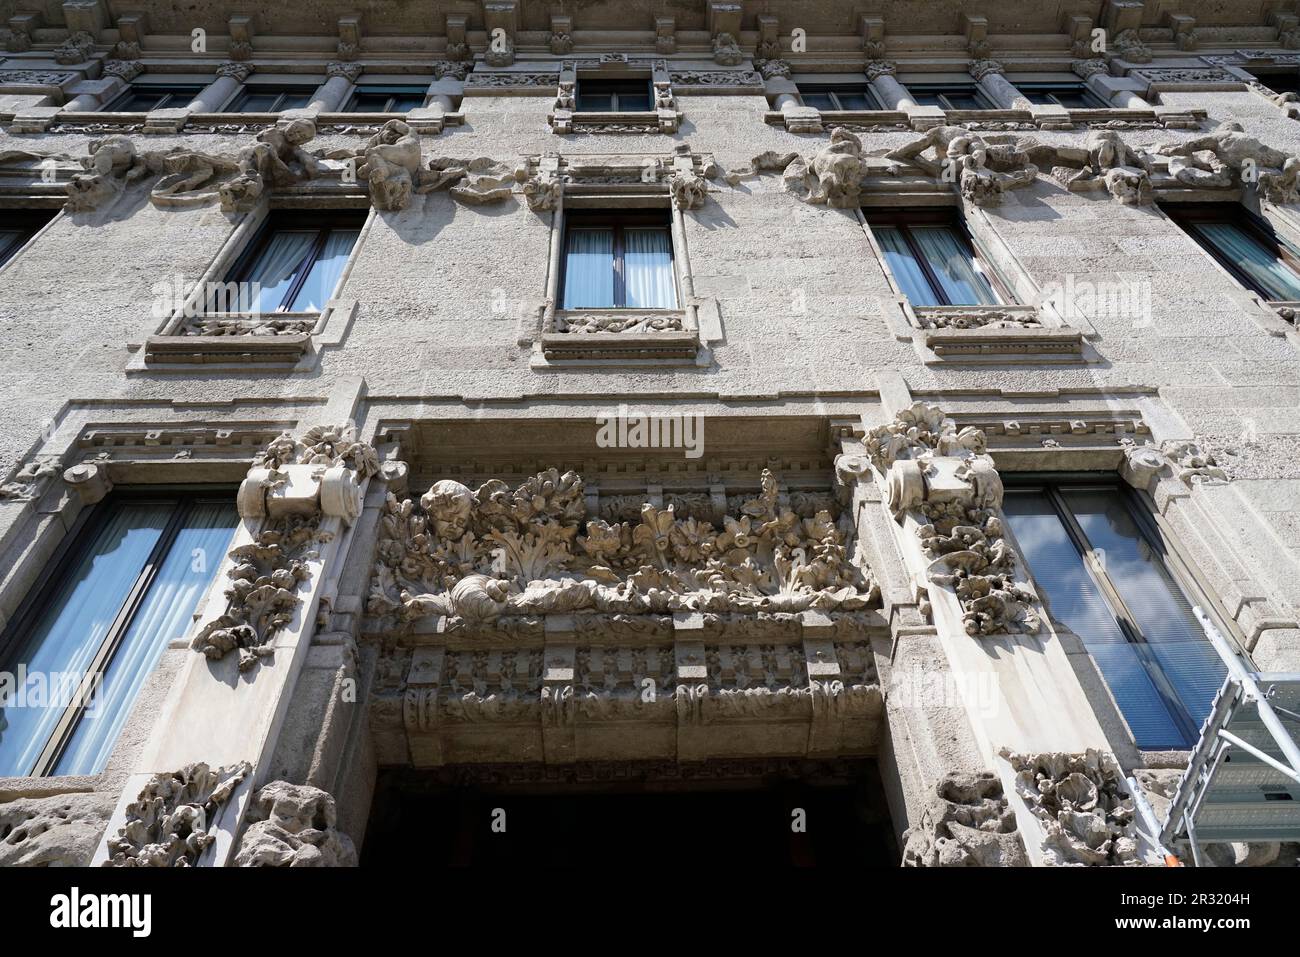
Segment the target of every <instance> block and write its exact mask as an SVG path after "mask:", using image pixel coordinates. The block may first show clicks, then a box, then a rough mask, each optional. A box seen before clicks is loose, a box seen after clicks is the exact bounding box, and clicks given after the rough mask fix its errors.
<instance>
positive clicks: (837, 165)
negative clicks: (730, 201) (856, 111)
mask: <svg viewBox="0 0 1300 957" xmlns="http://www.w3.org/2000/svg"><path fill="white" fill-rule="evenodd" d="M868 169H869V166H868V164H867V159H866V156H865V154H864V153H863V152H862V141H861V140H860V139H858V137H856V136H855V135H853V134H852V133H850V132H849V131H848V130H846V129H844V128H843V127H836V128H835V129H833V130H831V139H830V142H829V143H828V144H827V145H826V146H824V147H823V148H822V149H820V150H818V151H817V152H816V153H814V154H813V155H812V156H811V157H805V156H801V155H800V154H798V153H774V152H771V151H768V152H766V153H763V154H761V155H759V156H755V157H754V158H753V159H752V160H750V162H749V164H748V165H747V166H745V167H742V168H739V169H732V170H728V171H727V174H726V177H725V178H726V181H727V182H728V183H730V184H731V185H733V186H734V185H735V184H736V183H739V182H740V181H741V180H742V179H744V178H745V177H748V176H753V175H756V174H758V173H765V172H780V173H781V179H782V185H783V186H784V187H785V189H786V191H787V192H790V193H792V194H794V195H795V196H797V197H798V198H799V199H801V200H803V201H804V202H805V203H812V204H816V205H820V204H825V205H827V206H834V207H837V208H841V209H849V208H852V207H855V206H858V205H860V203H861V198H862V179H863V177H864V176H866V175H867V172H868Z"/></svg>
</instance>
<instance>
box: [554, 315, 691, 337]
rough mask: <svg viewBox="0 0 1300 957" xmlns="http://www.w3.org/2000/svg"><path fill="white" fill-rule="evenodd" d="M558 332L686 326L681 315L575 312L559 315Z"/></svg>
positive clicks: (663, 329) (676, 329)
mask: <svg viewBox="0 0 1300 957" xmlns="http://www.w3.org/2000/svg"><path fill="white" fill-rule="evenodd" d="M557 325H558V328H557V329H556V332H570V333H588V334H590V333H601V332H626V333H643V332H682V331H683V330H684V329H685V326H684V325H683V322H682V317H681V316H680V315H675V316H624V315H622V314H620V313H610V314H607V315H583V314H580V313H574V314H572V315H566V316H562V317H559V321H558V323H557Z"/></svg>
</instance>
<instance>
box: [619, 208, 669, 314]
mask: <svg viewBox="0 0 1300 957" xmlns="http://www.w3.org/2000/svg"><path fill="white" fill-rule="evenodd" d="M623 244H624V247H625V248H624V250H623V276H624V281H625V283H626V294H627V302H626V306H627V307H628V308H629V309H672V308H674V307H675V306H676V305H677V290H676V289H675V284H674V282H673V257H672V246H671V238H670V237H669V235H668V230H667V229H664V228H663V227H662V226H654V227H649V228H636V229H624V230H623Z"/></svg>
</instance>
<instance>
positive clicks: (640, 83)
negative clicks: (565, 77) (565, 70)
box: [578, 80, 653, 113]
mask: <svg viewBox="0 0 1300 957" xmlns="http://www.w3.org/2000/svg"><path fill="white" fill-rule="evenodd" d="M652 102H653V100H652V98H651V96H650V81H649V80H579V81H578V112H580V113H646V112H649V110H650V104H651V103H652Z"/></svg>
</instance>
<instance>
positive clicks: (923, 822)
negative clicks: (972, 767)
mask: <svg viewBox="0 0 1300 957" xmlns="http://www.w3.org/2000/svg"><path fill="white" fill-rule="evenodd" d="M934 790H935V794H934V796H933V797H932V798H931V799H930V803H929V804H928V805H927V806H926V807H925V810H923V811H922V812H921V819H920V821H919V822H918V823H917V824H915V825H913V826H912V827H909V828H908V829H907V831H906V833H904V835H903V866H904V867H1028V866H1029V858H1028V856H1027V855H1026V854H1025V848H1024V845H1023V844H1022V843H1021V842H1020V834H1019V832H1017V830H1016V816H1015V812H1013V811H1012V810H1011V808H1010V807H1009V806H1008V805H1007V799H1006V795H1004V794H1003V793H1002V782H1001V781H999V780H998V777H997V775H995V774H994V773H993V772H991V771H984V772H981V773H979V774H971V773H954V774H948V775H945V776H944V777H943V779H942V780H940V781H939V783H938V784H937V785H935V789H934Z"/></svg>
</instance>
